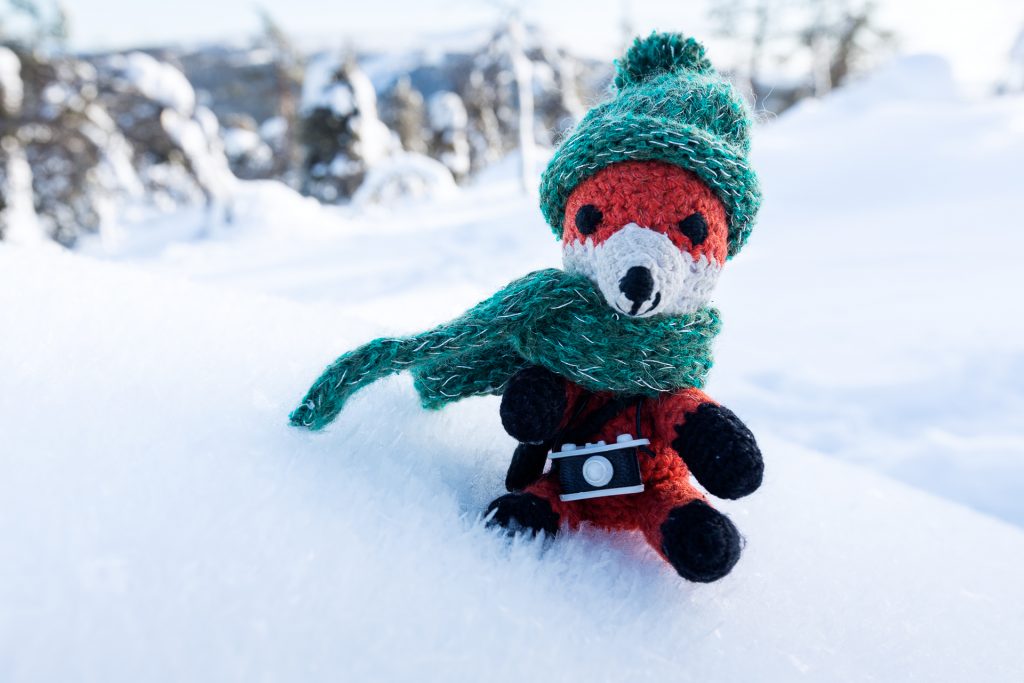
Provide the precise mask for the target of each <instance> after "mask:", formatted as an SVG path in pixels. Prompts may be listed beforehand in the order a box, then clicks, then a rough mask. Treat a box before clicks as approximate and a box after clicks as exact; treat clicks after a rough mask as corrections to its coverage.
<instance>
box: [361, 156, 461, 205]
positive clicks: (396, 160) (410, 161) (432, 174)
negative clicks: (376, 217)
mask: <svg viewBox="0 0 1024 683" xmlns="http://www.w3.org/2000/svg"><path fill="white" fill-rule="evenodd" d="M457 191H458V187H457V186H456V185H455V179H454V178H453V177H452V174H451V171H449V170H448V167H447V166H445V165H444V164H442V163H441V162H440V161H437V160H435V159H431V158H430V157H428V156H426V155H423V154H415V153H412V152H403V153H401V154H394V155H392V156H391V157H390V158H388V159H387V160H385V161H383V162H381V163H379V164H378V165H377V166H374V167H373V168H371V169H370V171H369V173H367V174H366V179H365V180H363V182H362V184H361V185H360V186H359V189H358V190H356V193H355V194H354V195H353V196H352V203H353V204H355V205H357V206H359V207H366V206H370V205H385V206H394V205H395V204H396V203H397V202H405V201H410V200H421V199H424V198H428V197H429V198H433V199H442V198H445V197H451V196H452V195H454V194H455V193H456V192H457Z"/></svg>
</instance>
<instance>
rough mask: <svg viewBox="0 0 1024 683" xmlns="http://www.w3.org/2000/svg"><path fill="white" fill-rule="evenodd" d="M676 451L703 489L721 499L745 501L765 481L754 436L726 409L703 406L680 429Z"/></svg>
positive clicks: (705, 404)
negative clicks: (740, 499)
mask: <svg viewBox="0 0 1024 683" xmlns="http://www.w3.org/2000/svg"><path fill="white" fill-rule="evenodd" d="M676 434H677V436H676V439H675V440H674V441H673V442H672V447H673V448H675V449H676V451H677V452H678V453H679V455H680V457H682V459H683V461H684V462H685V463H686V465H687V466H688V467H689V468H690V472H692V473H693V476H694V477H696V478H697V481H699V482H700V484H701V486H703V487H704V488H705V489H707V491H708V493H710V494H711V495H713V496H718V497H719V498H730V499H735V498H742V497H743V496H746V495H749V494H751V493H753V492H754V491H756V490H757V489H758V487H759V486H761V480H762V479H763V478H764V460H763V459H762V458H761V449H759V448H758V447H757V442H756V441H755V440H754V435H753V434H751V433H750V430H749V429H747V426H746V425H745V424H743V422H742V421H740V419H739V418H738V417H736V414H735V413H733V412H732V411H731V410H729V409H728V408H725V407H724V406H717V405H715V404H713V403H704V404H701V405H700V406H699V407H698V408H697V410H695V411H694V412H692V413H690V414H688V415H687V416H686V422H685V423H684V424H682V425H676Z"/></svg>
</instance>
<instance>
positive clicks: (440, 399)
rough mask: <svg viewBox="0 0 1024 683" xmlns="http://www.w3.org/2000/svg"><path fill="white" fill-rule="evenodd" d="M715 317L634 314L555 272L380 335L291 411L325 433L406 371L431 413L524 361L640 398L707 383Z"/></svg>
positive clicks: (481, 391)
mask: <svg viewBox="0 0 1024 683" xmlns="http://www.w3.org/2000/svg"><path fill="white" fill-rule="evenodd" d="M720 327H721V324H720V322H719V319H718V311H716V310H715V309H713V308H702V309H700V310H698V311H696V312H694V313H692V314H690V315H684V316H678V317H666V316H658V317H654V318H627V317H625V316H623V315H621V314H619V313H616V312H615V311H614V310H612V309H611V308H609V306H608V304H606V303H605V301H604V299H603V297H602V296H601V293H600V292H599V291H598V290H597V288H596V287H595V285H594V284H593V283H591V282H590V280H588V279H587V278H586V277H583V276H581V275H573V274H570V273H566V272H565V271H561V270H555V269H548V270H539V271H536V272H534V273H530V274H529V275H526V276H524V277H522V278H520V279H518V280H515V281H514V282H512V283H510V284H508V285H507V286H506V287H504V288H503V289H502V290H500V291H498V292H497V293H496V294H494V295H493V296H492V297H491V298H489V299H487V300H486V301H483V302H481V303H479V304H477V305H476V306H474V307H473V308H471V309H469V310H468V311H466V313H464V314H463V315H462V316H460V317H458V318H456V319H455V320H453V321H451V322H449V323H446V324H443V325H439V326H438V327H435V328H434V329H432V330H428V331H427V332H423V333H422V334H417V335H414V336H411V337H395V338H389V337H384V338H381V339H375V340H373V341H371V342H370V343H368V344H364V345H363V346H360V347H359V348H357V349H354V350H352V351H349V352H348V353H346V354H344V355H343V356H341V357H340V358H338V359H337V360H336V361H334V362H333V363H332V364H331V365H329V366H328V367H327V369H326V370H324V372H323V374H321V375H320V377H319V379H317V380H316V382H314V383H313V386H312V387H310V389H309V391H308V392H307V393H306V396H305V398H303V399H302V404H301V405H300V406H299V407H298V408H296V409H295V410H294V411H293V412H292V414H291V416H290V417H291V422H292V424H293V425H301V426H303V427H308V428H309V429H321V428H323V427H325V426H326V425H328V424H330V422H331V421H332V420H333V419H334V418H335V417H336V416H337V415H338V413H339V412H340V411H341V409H342V407H343V406H344V405H345V401H347V400H348V398H349V397H350V396H351V395H352V394H354V393H355V392H356V391H358V390H359V389H361V388H362V387H365V386H366V385H368V384H371V383H373V382H375V381H377V380H378V379H381V378H383V377H387V376H388V375H392V374H395V373H398V372H402V371H403V370H408V371H410V372H411V373H412V375H413V378H414V385H415V387H416V390H417V391H418V392H419V395H420V398H421V400H422V403H423V406H424V407H425V408H441V407H443V406H444V405H446V404H448V403H451V402H453V401H458V400H459V399H463V398H467V397H469V396H483V395H487V394H501V393H502V392H503V391H504V389H505V385H506V384H507V383H508V380H509V379H510V378H511V377H512V375H514V374H515V373H516V372H518V371H519V370H520V369H522V368H524V367H526V366H527V365H540V366H543V367H545V368H547V369H548V370H551V371H552V372H554V373H556V374H558V375H561V376H562V377H565V378H566V379H568V380H570V381H572V382H575V383H576V384H578V385H580V386H582V387H584V388H586V389H589V390H591V391H610V392H616V393H628V394H633V395H635V394H642V395H647V396H654V395H657V394H658V393H661V392H666V391H675V390H678V389H683V388H688V387H698V388H699V387H702V386H703V385H704V380H705V377H706V376H707V373H708V370H710V369H711V342H712V340H713V339H714V337H715V335H716V334H718V330H719V328H720Z"/></svg>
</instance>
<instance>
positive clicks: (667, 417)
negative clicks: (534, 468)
mask: <svg viewBox="0 0 1024 683" xmlns="http://www.w3.org/2000/svg"><path fill="white" fill-rule="evenodd" d="M584 391H585V390H583V389H581V388H580V387H578V386H576V385H574V384H570V385H569V388H568V398H569V401H568V405H569V406H570V407H569V409H568V410H567V412H566V420H568V419H569V415H570V413H572V412H573V407H574V406H575V405H577V401H579V400H580V398H581V395H582V394H583V393H584ZM592 397H593V400H592V401H591V402H590V403H593V404H594V405H595V406H597V405H600V404H601V403H603V402H604V401H606V400H608V399H609V398H610V395H609V394H593V395H592ZM709 402H713V401H711V399H710V398H708V396H707V394H705V393H704V392H702V391H700V390H698V389H686V390H683V391H680V392H678V393H676V394H667V395H663V396H659V397H657V398H647V399H643V401H642V402H641V404H640V431H641V432H642V434H643V436H644V437H645V438H647V439H649V440H650V441H651V450H653V451H654V454H655V455H654V457H651V456H650V455H648V454H646V453H644V452H640V453H639V458H640V476H641V479H642V480H643V483H644V491H643V492H642V493H633V494H626V495H618V496H607V497H602V498H588V499H585V500H576V501H568V502H566V501H562V500H559V494H560V493H561V487H560V485H559V482H558V477H557V476H555V475H553V474H551V473H547V474H545V475H544V476H542V477H541V479H540V480H538V481H537V482H536V483H535V484H533V485H532V486H531V487H529V488H528V489H527V491H528V492H529V493H533V494H535V495H537V496H540V497H541V498H544V499H545V500H547V501H548V502H549V503H550V504H551V507H552V509H553V510H554V511H555V512H556V513H557V514H558V515H559V517H560V518H561V520H562V521H563V522H564V523H566V524H568V525H569V527H571V528H575V527H578V526H579V525H580V524H581V523H583V522H588V523H590V524H594V525H595V526H598V527H601V528H604V529H618V530H640V531H642V532H643V533H644V535H645V536H647V537H648V539H649V540H650V541H651V543H652V545H653V546H654V547H655V548H660V547H661V539H660V531H659V529H660V526H661V524H662V522H664V521H665V516H666V515H667V514H668V512H669V510H671V509H672V508H674V507H678V506H680V505H685V504H686V503H688V502H690V501H692V500H695V499H701V500H703V499H704V498H705V496H704V494H703V493H702V492H701V491H700V490H699V489H697V488H696V487H695V486H694V485H693V484H692V483H691V480H690V472H689V469H687V467H686V463H684V462H683V459H682V458H681V457H680V456H679V454H678V453H676V451H675V449H674V448H673V447H672V440H673V439H674V438H675V437H676V426H677V425H682V424H684V423H685V421H686V414H687V413H689V412H692V411H693V410H695V409H696V408H697V406H698V405H700V404H701V403H709ZM590 403H588V405H589V404H590ZM589 412H590V411H589V410H588V411H585V412H584V413H583V414H582V415H579V416H576V417H577V421H582V420H583V419H585V417H586V415H587V414H589ZM636 433H637V420H636V407H634V406H629V407H627V408H626V409H625V410H624V411H623V412H621V413H620V414H618V415H617V416H615V417H614V418H612V419H611V420H609V421H608V422H607V423H606V424H605V425H604V427H602V428H601V429H600V430H599V431H598V433H597V434H596V435H594V436H593V437H591V438H590V439H589V440H591V441H594V442H596V441H600V440H604V441H607V442H608V443H614V441H615V438H616V437H617V436H618V435H620V434H632V435H634V436H636Z"/></svg>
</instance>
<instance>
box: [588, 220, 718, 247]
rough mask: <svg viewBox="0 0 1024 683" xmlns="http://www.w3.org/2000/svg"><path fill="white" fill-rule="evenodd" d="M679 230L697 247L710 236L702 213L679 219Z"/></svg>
mask: <svg viewBox="0 0 1024 683" xmlns="http://www.w3.org/2000/svg"><path fill="white" fill-rule="evenodd" d="M577 220H579V219H577ZM679 232H681V233H683V234H684V235H686V236H687V237H689V238H690V244H692V245H693V246H695V247H696V246H698V245H699V244H702V243H703V242H704V240H706V239H707V238H708V222H707V221H706V220H704V216H703V215H702V214H699V213H691V214H690V215H689V216H687V217H686V218H684V219H683V220H681V221H679Z"/></svg>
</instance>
